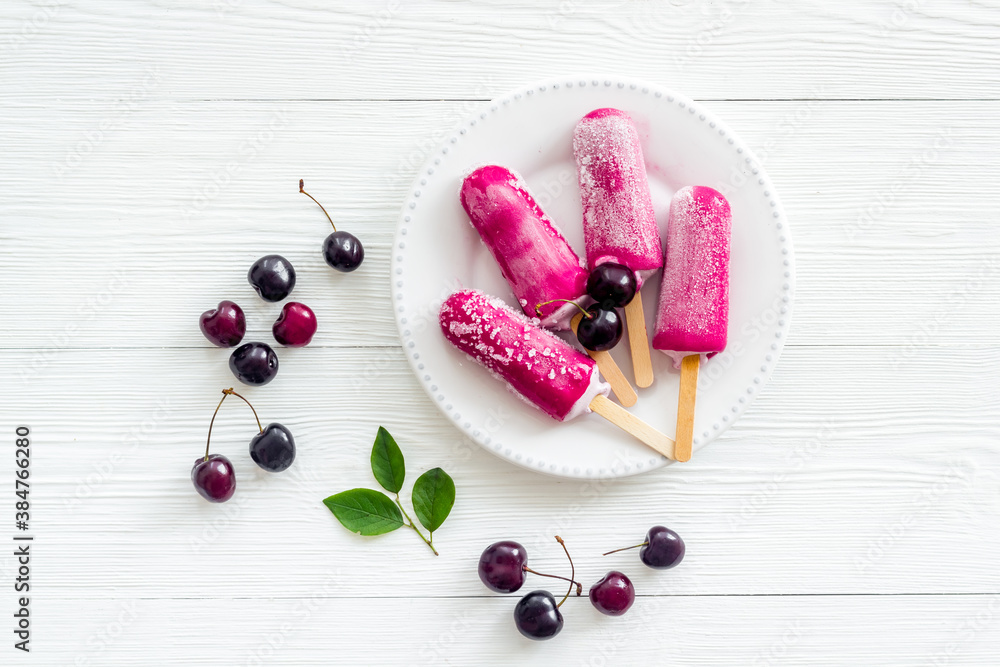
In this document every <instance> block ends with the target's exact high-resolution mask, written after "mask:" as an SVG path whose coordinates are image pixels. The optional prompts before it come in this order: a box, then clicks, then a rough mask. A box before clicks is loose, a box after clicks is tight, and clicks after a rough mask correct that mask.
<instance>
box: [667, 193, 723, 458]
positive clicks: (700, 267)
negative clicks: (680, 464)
mask: <svg viewBox="0 0 1000 667" xmlns="http://www.w3.org/2000/svg"><path fill="white" fill-rule="evenodd" d="M732 222H733V217H732V212H731V211H730V208H729V202H728V201H726V198H725V197H723V196H722V194H720V193H719V192H717V191H715V190H713V189H712V188H708V187H702V186H692V187H686V188H682V189H681V190H678V191H677V193H676V194H675V195H674V197H673V199H672V200H671V202H670V215H669V217H668V219H667V252H666V261H665V263H664V267H663V283H662V286H661V288H660V303H659V307H658V309H657V312H656V327H655V330H654V335H653V347H654V348H655V349H657V350H662V351H663V352H665V353H666V354H667V355H669V356H670V358H672V359H673V360H674V366H675V367H678V368H680V369H681V388H680V397H679V399H678V405H677V460H678V461H687V460H688V459H690V458H691V444H692V440H693V438H694V406H695V394H696V389H697V385H698V367H699V364H700V363H701V359H702V357H703V356H704V357H706V358H707V357H710V356H712V355H715V354H718V353H719V352H721V351H722V350H724V349H725V348H726V333H727V330H728V328H729V247H730V235H731V233H732Z"/></svg>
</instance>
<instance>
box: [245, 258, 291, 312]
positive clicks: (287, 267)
mask: <svg viewBox="0 0 1000 667" xmlns="http://www.w3.org/2000/svg"><path fill="white" fill-rule="evenodd" d="M247 280H249V281H250V284H251V285H253V288H254V290H256V292H257V294H259V295H260V298H262V299H264V301H281V300H282V299H284V298H285V297H286V296H288V295H289V294H291V292H292V290H293V289H294V288H295V267H293V266H292V263H291V262H289V261H288V260H287V259H285V258H284V257H282V256H281V255H265V256H264V257H261V258H260V259H258V260H257V261H256V262H254V263H253V266H251V267H250V271H248V272H247Z"/></svg>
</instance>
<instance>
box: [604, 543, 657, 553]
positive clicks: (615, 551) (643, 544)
mask: <svg viewBox="0 0 1000 667" xmlns="http://www.w3.org/2000/svg"><path fill="white" fill-rule="evenodd" d="M645 546H649V542H643V543H642V544H635V545H632V546H630V547H622V548H621V549H615V550H614V551H609V552H608V553H606V554H601V555H602V556H609V555H611V554H616V553H618V552H619V551H628V550H629V549H638V548H639V547H645Z"/></svg>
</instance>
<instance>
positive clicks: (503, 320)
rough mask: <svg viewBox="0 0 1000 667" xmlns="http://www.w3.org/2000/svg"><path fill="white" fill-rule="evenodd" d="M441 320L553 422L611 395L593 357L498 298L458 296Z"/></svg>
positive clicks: (455, 340) (453, 337)
mask: <svg viewBox="0 0 1000 667" xmlns="http://www.w3.org/2000/svg"><path fill="white" fill-rule="evenodd" d="M440 322H441V330H442V331H443V332H444V335H445V338H447V339H448V341H449V342H450V343H451V344H452V345H454V346H455V347H457V348H458V349H459V350H461V351H462V352H465V353H466V354H467V355H469V356H470V357H471V358H472V359H473V360H474V361H476V362H477V363H479V364H482V365H483V366H485V367H486V368H487V369H488V370H489V371H490V373H492V374H493V376H494V377H496V378H498V379H501V380H503V381H504V382H506V383H507V386H508V388H509V389H510V390H511V391H512V392H514V394H516V395H517V396H520V397H521V398H523V399H524V400H526V401H527V402H528V403H531V404H532V405H534V406H535V407H537V408H538V409H540V410H541V411H542V412H544V413H545V414H547V415H549V416H550V417H552V418H553V419H558V420H559V421H566V420H567V419H573V418H574V417H577V416H579V415H581V414H583V413H586V412H590V402H591V401H592V400H593V399H594V397H595V396H598V395H603V396H607V395H608V392H609V391H610V387H609V386H608V385H607V384H606V383H605V382H602V381H601V379H600V376H599V375H598V373H597V364H596V363H595V362H594V360H593V359H591V358H590V357H588V356H587V355H585V354H583V353H582V352H580V351H578V350H576V349H574V348H572V347H570V346H569V345H568V344H567V343H566V342H565V341H563V340H562V339H561V338H559V337H557V336H556V335H555V334H553V333H550V332H549V331H546V330H545V329H542V328H540V327H538V326H537V325H536V324H535V323H534V322H532V321H531V320H529V319H528V318H526V317H525V316H524V315H522V314H520V313H518V312H515V311H514V310H513V309H511V308H510V307H509V306H508V305H507V304H505V303H504V302H503V301H502V300H500V299H498V298H496V297H491V296H487V295H486V294H483V293H482V292H479V291H476V290H462V291H459V292H455V293H454V294H452V295H451V296H450V297H448V299H447V300H446V301H445V302H444V304H443V305H442V306H441V313H440Z"/></svg>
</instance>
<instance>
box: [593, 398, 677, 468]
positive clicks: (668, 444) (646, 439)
mask: <svg viewBox="0 0 1000 667" xmlns="http://www.w3.org/2000/svg"><path fill="white" fill-rule="evenodd" d="M590 409H591V410H593V411H594V412H596V413H597V414H599V415H601V416H602V417H604V418H605V419H607V420H608V421H609V422H611V423H612V424H614V425H615V426H617V427H618V428H620V429H622V430H623V431H625V432H626V433H628V434H629V435H632V436H634V437H635V438H637V439H638V440H639V441H640V442H642V443H644V444H646V445H648V446H649V447H651V448H653V449H654V450H656V451H657V452H659V453H660V454H663V455H664V456H666V457H667V458H668V459H673V460H675V461H676V460H677V459H676V458H675V457H674V441H673V440H671V439H670V438H668V437H667V436H666V435H664V434H663V433H660V432H659V431H657V430H656V429H655V428H653V427H652V426H650V425H649V424H647V423H646V422H644V421H642V420H641V419H639V418H638V417H636V416H635V415H634V414H632V413H631V412H629V411H628V410H626V409H625V408H623V407H622V406H620V405H618V404H617V403H615V402H613V401H612V400H611V399H609V398H608V397H607V396H604V395H603V394H598V395H597V396H595V397H594V400H592V401H591V402H590Z"/></svg>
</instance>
